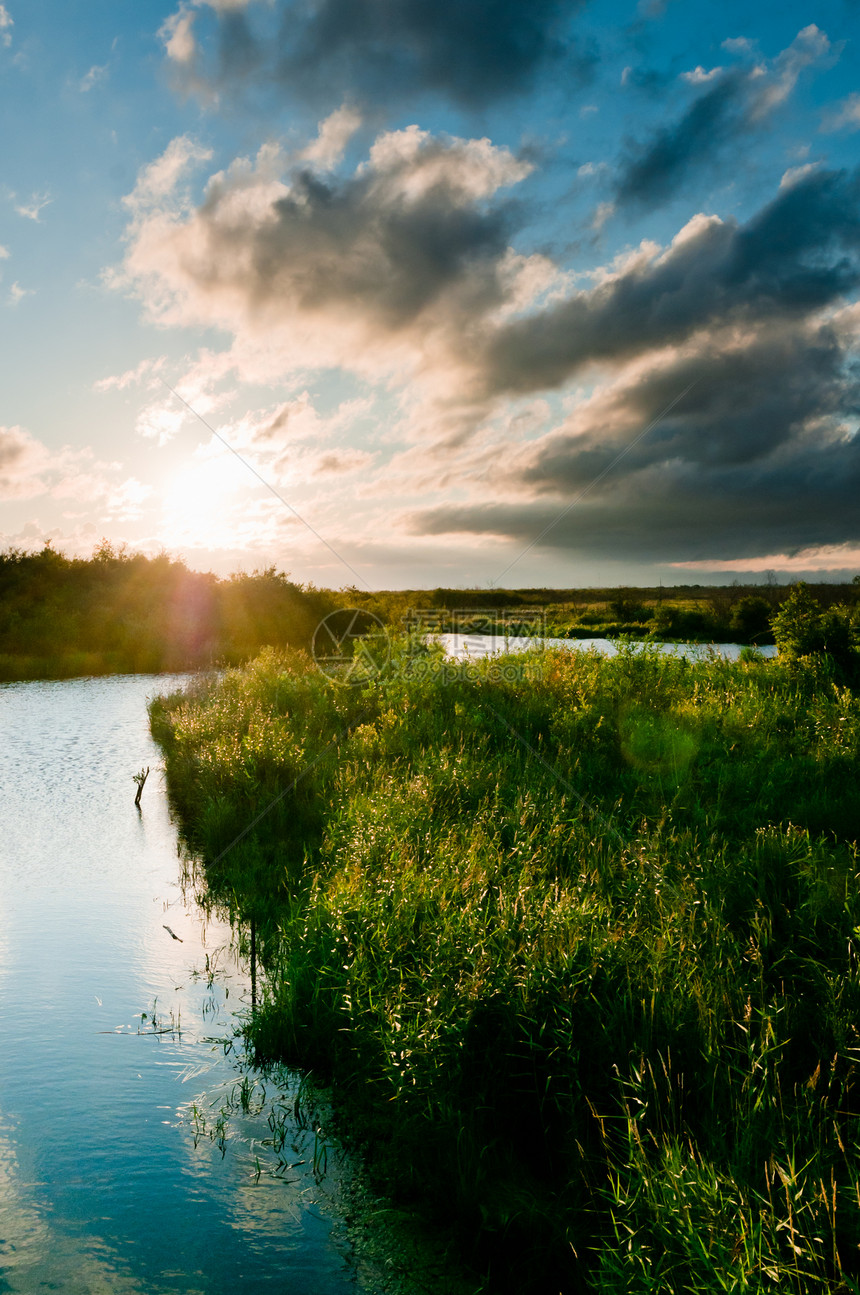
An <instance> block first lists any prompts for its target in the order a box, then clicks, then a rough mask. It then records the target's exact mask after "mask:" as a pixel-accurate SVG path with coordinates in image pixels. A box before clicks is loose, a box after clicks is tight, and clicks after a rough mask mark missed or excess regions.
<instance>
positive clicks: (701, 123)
mask: <svg viewBox="0 0 860 1295" xmlns="http://www.w3.org/2000/svg"><path fill="white" fill-rule="evenodd" d="M831 52H832V49H831V45H830V42H829V40H828V39H827V36H826V35H825V34H824V32H822V31H821V30H820V29H819V28H818V27H816V26H815V25H814V24H810V26H808V27H805V28H804V29H803V30H802V31H800V32H798V34H797V37H796V38H795V39H794V41H792V43H791V45H789V46H788V48H787V49H784V50H783V51H782V53H781V54H779V55H777V57H776V58H775V59H773V60H771V61H770V62H769V63H767V62H761V61H758V62H756V63H755V64H754V65H752V66H749V65H748V66H745V67H734V68H730V69H729V70H727V71H724V70H723V69H721V68H714V69H713V70H712V71H711V72H709V73H706V72H704V70H703V69H702V68H697V69H696V72H695V73H687V74H686V79H687V80H688V81H691V82H692V83H693V84H695V82H696V80H697V79H702V80H704V81H705V82H706V84H707V85H708V88H707V89H706V90H704V91H703V92H702V93H701V94H700V95H699V97H698V98H697V99H695V100H694V101H693V102H692V103H691V104H690V106H689V107H688V108H687V109H686V110H685V111H684V112H683V114H682V115H681V117H680V118H679V119H678V120H677V121H675V122H671V123H669V124H668V125H662V126H660V127H658V128H657V130H656V131H655V132H654V133H653V134H652V135H651V137H650V138H649V139H646V140H644V141H641V142H640V143H638V144H634V143H631V144H628V146H627V150H626V155H625V156H624V157H623V158H622V162H621V166H620V170H619V176H618V182H617V186H616V192H615V201H616V204H617V205H618V206H619V207H633V208H638V209H643V208H651V207H656V206H658V205H659V204H660V203H663V202H665V201H667V200H668V199H670V198H672V197H673V196H674V194H675V193H676V192H677V191H678V189H679V188H680V187H681V185H682V184H683V182H684V180H685V179H686V178H687V177H688V176H689V175H691V173H693V172H694V171H696V170H697V169H698V168H700V167H702V166H705V165H707V164H708V163H711V162H713V161H714V160H715V159H716V158H717V157H718V156H719V155H720V154H722V153H724V152H725V151H726V149H727V147H728V146H729V145H730V144H731V143H733V142H734V143H737V142H738V141H740V140H742V139H744V138H746V137H747V136H749V134H750V133H751V132H752V131H754V130H756V129H757V128H759V127H760V126H761V125H762V124H763V123H764V122H765V121H766V120H767V118H768V117H769V116H770V114H771V113H772V112H773V111H774V109H776V108H777V107H779V105H780V104H782V103H784V102H785V101H786V99H787V98H788V97H789V95H790V94H791V93H792V91H793V90H794V87H795V85H796V83H797V79H798V77H799V76H800V74H801V72H802V71H803V70H804V69H805V68H808V67H811V66H813V65H814V64H816V63H821V62H822V61H823V60H825V59H826V58H827V57H828V56H829V55H830V54H831ZM697 74H698V76H697Z"/></svg>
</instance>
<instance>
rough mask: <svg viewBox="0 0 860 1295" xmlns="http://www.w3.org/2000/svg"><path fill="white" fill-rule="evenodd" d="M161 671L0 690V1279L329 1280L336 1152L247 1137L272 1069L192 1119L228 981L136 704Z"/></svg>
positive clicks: (342, 1251) (253, 1284)
mask: <svg viewBox="0 0 860 1295" xmlns="http://www.w3.org/2000/svg"><path fill="white" fill-rule="evenodd" d="M169 682H170V681H168V680H165V679H164V678H163V677H161V678H152V677H146V676H132V677H124V678H109V679H85V680H71V681H63V682H57V683H26V684H10V685H5V686H2V687H0V734H2V740H0V1038H2V1048H0V1291H2V1292H7V1291H8V1292H27V1293H29V1292H32V1291H34V1290H37V1289H40V1288H43V1287H44V1288H52V1289H58V1290H62V1291H63V1292H71V1293H77V1292H81V1295H83V1293H84V1292H86V1293H87V1295H91V1293H93V1292H101V1291H105V1292H108V1291H110V1292H112V1293H114V1295H115V1293H116V1292H120V1295H126V1293H128V1295H131V1293H132V1292H133V1293H134V1295H138V1293H140V1295H147V1293H149V1292H154V1291H159V1292H183V1293H191V1292H195V1293H196V1292H200V1293H201V1295H202V1293H205V1295H214V1293H215V1292H230V1293H231V1295H232V1292H234V1291H235V1290H237V1289H241V1290H242V1291H243V1292H245V1291H249V1292H253V1291H270V1290H279V1291H282V1290H295V1291H297V1292H301V1293H302V1295H339V1293H340V1292H345V1291H347V1290H355V1289H356V1281H355V1278H354V1275H353V1270H352V1268H351V1266H350V1264H351V1260H350V1256H349V1251H348V1247H347V1245H346V1243H345V1241H344V1239H343V1236H342V1234H341V1232H340V1231H339V1225H338V1223H337V1220H336V1214H335V1211H334V1210H333V1209H332V1206H331V1192H332V1191H333V1190H334V1186H333V1185H332V1181H333V1179H334V1180H336V1177H337V1174H336V1168H337V1165H336V1160H337V1158H336V1157H335V1156H333V1154H332V1153H331V1152H330V1153H329V1166H328V1167H329V1171H330V1172H329V1175H328V1177H327V1179H326V1180H325V1182H323V1183H322V1184H321V1183H320V1182H318V1176H315V1174H314V1172H313V1171H314V1144H315V1138H314V1134H313V1131H312V1130H310V1129H308V1128H301V1127H298V1128H289V1129H285V1141H284V1147H283V1149H282V1150H283V1154H282V1155H281V1156H280V1158H279V1157H278V1156H275V1155H274V1154H273V1151H272V1148H271V1147H264V1146H261V1145H260V1144H261V1141H262V1140H263V1139H264V1138H270V1137H271V1131H270V1129H269V1126H268V1124H267V1115H268V1114H269V1112H270V1111H271V1109H272V1101H273V1099H274V1100H275V1102H276V1103H279V1106H278V1109H282V1108H284V1109H287V1108H288V1107H290V1106H291V1102H290V1103H286V1106H285V1099H284V1098H283V1096H282V1094H281V1093H280V1090H278V1089H273V1088H272V1086H271V1084H270V1085H269V1091H268V1093H267V1096H266V1102H265V1104H264V1105H262V1107H261V1105H260V1099H261V1093H260V1090H259V1085H258V1086H257V1087H256V1088H255V1094H256V1096H255V1098H254V1101H253V1102H252V1103H251V1104H250V1108H249V1110H248V1111H247V1112H243V1111H242V1110H241V1108H239V1109H238V1113H237V1115H235V1116H234V1117H231V1119H230V1121H229V1124H228V1125H226V1126H224V1127H222V1130H221V1132H222V1134H223V1136H220V1137H219V1136H217V1135H216V1136H212V1131H213V1129H214V1128H215V1126H216V1124H217V1122H218V1118H219V1114H220V1113H221V1112H223V1111H226V1110H229V1108H230V1104H231V1102H233V1104H234V1105H235V1104H236V1102H235V1093H236V1086H237V1084H238V1082H239V1081H240V1080H241V1072H240V1071H239V1070H237V1067H236V1062H235V1060H234V1059H232V1058H231V1057H229V1056H225V1052H224V1048H223V1047H222V1046H221V1044H220V1043H219V1042H218V1040H219V1039H223V1038H224V1037H225V1036H229V1035H230V1034H231V1033H232V1028H233V1021H234V1017H233V1012H234V1011H235V1010H239V1011H243V1010H246V1004H247V1001H248V986H247V984H246V980H245V976H244V973H243V971H242V969H241V968H240V967H239V966H237V963H236V959H235V957H233V956H232V954H231V952H230V931H229V929H228V928H226V927H224V926H222V925H220V924H219V923H218V922H217V921H215V920H210V919H208V918H207V917H206V915H205V914H204V913H203V912H202V911H201V910H200V909H198V908H197V907H196V906H195V905H194V903H193V900H192V898H191V897H190V896H188V897H186V896H185V895H184V894H183V890H182V887H181V884H180V865H179V860H178V859H177V850H176V835H175V831H174V828H173V825H172V824H171V822H170V819H169V816H168V811H167V806H166V800H165V795H164V789H163V784H162V780H161V775H160V773H158V772H157V765H158V759H159V757H158V752H157V750H156V748H155V747H154V744H153V743H152V741H151V739H150V737H149V734H148V731H147V724H146V712H145V699H146V697H147V695H149V694H151V693H153V692H156V691H163V690H164V689H165V687H166V686H168V684H169ZM147 764H149V765H150V766H152V769H153V772H152V774H151V775H150V778H149V781H148V782H147V784H146V787H145V789H144V792H143V797H142V803H141V811H142V812H141V813H140V814H138V812H137V811H136V809H135V807H134V794H135V785H134V782H133V781H132V775H133V774H134V773H136V772H137V771H138V770H139V769H140V768H141V767H142V766H145V765H147ZM166 927H170V929H171V931H172V932H173V933H174V934H175V935H176V936H177V937H178V938H176V939H174V938H173V936H172V935H171V934H170V932H169V931H168V930H167V929H166ZM257 1108H260V1109H257ZM255 1111H256V1114H255V1113H254V1112H255ZM195 1112H197V1113H202V1123H201V1119H200V1118H198V1119H196V1120H195ZM222 1124H223V1120H222ZM316 1168H319V1164H317V1165H316ZM332 1171H334V1172H332Z"/></svg>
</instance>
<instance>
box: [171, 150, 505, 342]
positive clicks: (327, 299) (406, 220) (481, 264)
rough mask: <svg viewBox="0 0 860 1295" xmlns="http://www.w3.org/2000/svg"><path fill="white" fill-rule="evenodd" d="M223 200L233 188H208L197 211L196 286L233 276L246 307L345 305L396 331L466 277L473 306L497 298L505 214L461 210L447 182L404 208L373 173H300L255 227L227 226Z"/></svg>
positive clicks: (470, 208)
mask: <svg viewBox="0 0 860 1295" xmlns="http://www.w3.org/2000/svg"><path fill="white" fill-rule="evenodd" d="M426 160H428V161H429V158H428V159H426ZM229 198H230V193H229V189H228V190H227V191H226V193H224V194H222V193H220V192H219V191H218V190H217V189H213V191H212V192H211V193H210V197H209V200H208V201H207V203H206V204H204V206H203V207H202V208H201V211H200V219H201V222H203V223H205V225H206V227H207V235H208V240H207V241H208V253H209V254H208V257H207V259H206V261H205V262H204V261H203V259H202V258H200V259H199V260H198V262H197V267H196V269H197V273H196V285H197V287H198V289H203V290H204V291H205V289H206V286H207V279H208V280H209V282H210V283H211V284H212V286H213V287H214V286H223V285H224V283H225V279H226V278H227V277H228V276H229V277H230V278H232V277H234V275H235V280H236V286H237V288H239V290H240V291H241V292H242V294H243V296H244V297H245V298H246V299H247V301H248V303H249V306H250V307H251V309H252V310H253V309H255V308H258V307H266V306H269V305H272V306H274V307H275V308H276V309H277V308H279V307H281V306H283V307H284V308H287V307H289V306H292V307H293V308H295V309H297V310H298V311H309V312H315V313H321V312H325V311H327V310H329V309H330V308H332V307H341V308H342V309H345V310H347V311H349V312H351V313H352V312H354V313H359V314H361V315H362V316H363V317H364V318H366V319H371V318H372V319H373V320H375V321H376V322H377V324H381V325H382V326H383V327H384V328H385V329H387V330H391V331H398V330H401V329H406V328H407V327H408V326H409V325H410V324H411V322H412V321H413V320H414V319H415V317H416V316H417V315H418V314H420V313H421V311H423V310H425V309H427V308H428V307H429V306H431V305H432V304H433V303H434V302H435V301H436V300H437V299H438V297H439V296H440V295H441V294H442V293H444V292H445V290H446V289H448V288H451V287H456V286H458V285H461V284H463V282H464V281H465V280H466V279H468V280H469V283H470V285H471V295H470V301H469V305H470V307H471V308H472V309H474V308H476V307H477V306H478V303H479V302H482V303H483V305H484V306H489V305H491V304H493V302H495V301H497V300H498V298H499V295H500V290H499V288H498V284H497V281H496V273H497V263H498V261H499V260H500V258H501V257H502V256H503V254H504V251H505V248H506V247H507V243H508V234H509V223H508V218H507V213H506V211H505V210H504V209H503V208H499V209H496V210H495V211H492V212H487V211H481V210H479V209H477V208H476V207H474V206H471V205H466V204H463V203H460V202H458V201H457V200H456V199H452V195H451V192H450V189H449V188H448V186H447V185H446V184H444V183H440V184H439V185H437V186H433V187H430V188H429V189H428V190H427V191H426V192H425V193H424V194H423V195H420V196H418V197H416V198H414V199H413V200H411V201H404V200H403V198H402V194H401V193H400V192H394V193H392V192H390V191H388V190H386V189H382V188H381V187H380V185H379V182H378V178H377V177H376V176H375V175H374V174H373V173H367V174H365V175H362V176H359V177H357V178H353V179H349V180H345V181H337V182H336V181H330V182H326V181H323V180H321V179H320V178H319V177H318V176H316V175H314V174H313V173H312V172H310V171H305V172H303V173H299V174H296V175H294V176H293V178H292V181H291V191H290V194H289V196H287V197H283V198H280V199H279V200H277V201H276V202H274V203H273V205H272V216H271V218H270V219H268V220H266V221H264V222H261V223H260V224H258V225H257V226H256V227H255V226H253V225H250V224H242V225H241V226H239V227H238V228H229V227H227V226H225V224H224V222H223V221H222V220H221V218H220V209H221V207H222V203H223V205H225V206H226V205H227V203H228V202H229Z"/></svg>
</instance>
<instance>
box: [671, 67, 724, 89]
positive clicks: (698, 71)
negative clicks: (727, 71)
mask: <svg viewBox="0 0 860 1295" xmlns="http://www.w3.org/2000/svg"><path fill="white" fill-rule="evenodd" d="M722 71H723V69H722V68H721V67H712V68H711V69H710V70H709V71H707V72H706V71H705V69H704V68H703V67H702V66H701V64H699V66H698V67H694V68H693V70H692V72H682V73H681V80H682V81H689V83H690V85H706V84H707V82H708V81H713V80H714V78H715V77H718V76H721V75H722Z"/></svg>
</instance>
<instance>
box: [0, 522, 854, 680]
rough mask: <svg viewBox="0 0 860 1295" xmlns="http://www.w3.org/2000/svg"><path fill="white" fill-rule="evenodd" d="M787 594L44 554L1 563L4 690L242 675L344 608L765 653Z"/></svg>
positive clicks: (468, 629)
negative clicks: (385, 580)
mask: <svg viewBox="0 0 860 1295" xmlns="http://www.w3.org/2000/svg"><path fill="white" fill-rule="evenodd" d="M815 593H816V596H817V598H818V599H819V600H820V601H821V602H822V603H823V604H824V606H825V607H829V606H830V605H832V604H834V603H839V602H842V603H850V602H852V601H856V599H857V597H858V595H860V587H858V585H857V584H856V583H855V584H854V585H847V586H844V585H818V586H816V587H815ZM789 594H790V590H789V589H786V588H779V587H778V586H776V585H774V584H769V585H763V586H741V585H733V586H731V587H728V588H719V587H714V586H708V587H705V586H700V585H690V586H682V587H679V588H676V589H623V588H619V589H579V590H577V589H432V590H427V589H402V590H394V591H392V590H377V591H368V590H362V589H357V588H355V587H352V588H346V589H341V590H337V591H332V590H326V589H316V588H314V587H313V586H302V585H299V584H295V583H293V582H292V581H290V580H289V579H288V578H287V576H286V575H285V574H284V573H283V572H281V571H277V570H276V569H275V568H274V567H269V568H267V569H265V570H262V571H255V572H253V574H251V575H247V574H240V575H234V576H231V577H230V578H229V579H226V580H221V579H219V578H218V577H217V576H214V575H212V574H211V573H205V574H203V573H200V572H196V571H190V570H189V569H188V568H187V567H186V566H185V564H184V563H183V562H181V561H178V560H176V559H174V558H171V557H170V556H169V555H167V554H161V555H159V556H158V557H155V558H147V557H145V556H144V555H143V554H140V553H130V552H128V551H127V550H125V549H124V548H123V547H120V548H114V547H113V546H112V545H111V544H109V543H108V542H107V541H106V540H103V541H102V542H101V544H99V545H98V546H97V547H96V549H95V552H94V553H93V556H92V558H91V559H89V560H85V559H80V558H67V557H65V556H63V554H61V553H58V552H56V551H55V550H54V549H53V548H52V547H51V546H50V544H47V545H46V546H45V547H44V548H43V549H42V550H41V552H37V553H27V552H24V551H23V550H21V549H9V550H7V551H6V552H5V553H0V681H3V680H10V679H50V678H69V677H71V676H73V675H86V674H112V673H120V674H125V673H136V672H144V673H146V672H153V673H158V672H160V671H168V670H169V671H176V670H195V669H201V668H206V667H207V666H211V665H225V664H226V665H238V664H239V663H241V662H243V661H247V660H248V659H249V658H250V657H252V656H254V655H256V653H257V652H259V651H260V649H261V648H262V647H264V646H276V647H302V648H305V649H308V648H309V647H310V646H311V643H312V639H313V634H314V630H315V629H316V627H317V626H318V625H319V623H320V621H321V620H323V618H324V617H326V616H328V615H329V614H330V613H331V612H332V611H333V610H337V609H359V610H360V611H362V613H364V614H366V615H367V616H368V617H376V619H377V620H378V621H381V622H382V624H383V625H384V626H386V627H388V628H389V629H391V630H396V631H402V630H406V631H409V629H410V628H412V629H413V630H414V629H416V628H419V627H421V626H423V627H424V628H425V629H431V630H436V631H439V632H446V631H448V632H458V633H461V634H470V633H471V634H474V633H500V634H517V635H533V636H538V637H540V636H544V635H546V636H548V637H559V638H578V639H582V638H603V637H608V638H617V637H619V636H622V635H625V634H626V635H631V636H633V637H634V638H637V639H645V638H650V639H655V640H658V641H661V640H662V641H672V640H680V641H692V642H704V643H708V642H721V641H722V642H727V641H731V642H740V643H747V644H764V643H772V642H773V633H772V628H771V624H770V622H771V620H772V618H773V616H774V614H775V613H776V612H777V611H778V609H779V607H780V605H781V603H782V602H783V601H784V600H785V598H786V597H787V596H789ZM351 620H352V611H350V614H349V616H348V617H347V623H351ZM353 629H355V626H354V625H353Z"/></svg>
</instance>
